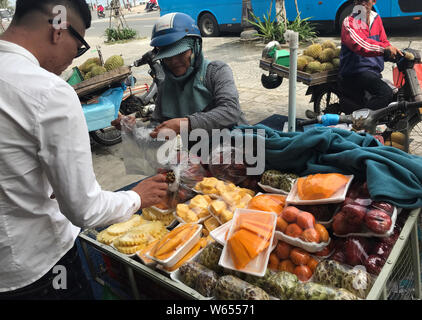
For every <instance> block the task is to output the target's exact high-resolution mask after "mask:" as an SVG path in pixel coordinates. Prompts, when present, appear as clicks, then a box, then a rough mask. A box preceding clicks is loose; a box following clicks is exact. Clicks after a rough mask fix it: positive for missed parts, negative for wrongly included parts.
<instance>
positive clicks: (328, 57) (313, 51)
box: [297, 40, 340, 74]
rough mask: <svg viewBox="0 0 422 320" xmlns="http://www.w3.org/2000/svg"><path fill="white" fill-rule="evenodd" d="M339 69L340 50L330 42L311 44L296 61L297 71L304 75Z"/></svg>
mask: <svg viewBox="0 0 422 320" xmlns="http://www.w3.org/2000/svg"><path fill="white" fill-rule="evenodd" d="M339 67H340V48H339V47H337V45H336V44H335V43H334V42H333V41H331V40H326V41H324V42H323V43H313V44H312V45H310V46H308V47H307V48H306V49H305V50H303V54H302V55H300V56H299V57H298V59H297V69H298V70H299V71H304V72H306V73H311V74H312V73H319V72H323V71H331V70H336V69H338V68H339Z"/></svg>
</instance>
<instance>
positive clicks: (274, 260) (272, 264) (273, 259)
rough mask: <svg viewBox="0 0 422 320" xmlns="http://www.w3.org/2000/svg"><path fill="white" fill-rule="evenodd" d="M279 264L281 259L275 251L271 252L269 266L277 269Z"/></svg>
mask: <svg viewBox="0 0 422 320" xmlns="http://www.w3.org/2000/svg"><path fill="white" fill-rule="evenodd" d="M278 264H279V260H278V258H277V255H276V254H275V253H274V252H272V253H271V254H270V259H269V260H268V268H270V269H272V270H277V269H278Z"/></svg>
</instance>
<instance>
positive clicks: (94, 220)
mask: <svg viewBox="0 0 422 320" xmlns="http://www.w3.org/2000/svg"><path fill="white" fill-rule="evenodd" d="M52 193H54V194H55V196H56V198H55V199H50V196H51V194H52ZM140 205H141V199H140V197H139V196H138V194H137V193H135V192H133V191H124V192H110V191H103V190H101V187H100V186H99V184H98V182H97V180H96V178H95V174H94V170H93V166H92V155H91V148H90V141H89V134H88V128H87V125H86V121H85V118H84V114H83V111H82V107H81V104H80V102H79V99H78V96H77V95H76V93H75V91H74V90H73V88H72V87H71V86H70V85H68V84H67V83H66V82H65V81H64V80H62V79H61V78H60V77H58V76H56V75H54V74H53V73H50V72H48V71H46V70H45V69H43V68H41V67H40V65H39V62H38V60H37V59H36V58H35V57H34V55H32V54H31V53H30V52H29V51H28V50H26V49H24V48H23V47H21V46H18V45H16V44H13V43H11V42H7V41H1V40H0V292H5V291H11V290H15V289H19V288H22V287H24V286H26V285H29V284H31V283H33V282H35V281H36V280H38V279H39V278H41V277H42V276H43V275H44V274H45V273H47V272H48V271H49V270H50V269H51V268H52V267H53V266H54V265H55V264H56V263H57V261H58V260H60V258H61V257H62V256H64V255H65V254H66V252H67V251H68V250H69V249H70V248H71V247H72V246H73V245H74V241H75V239H76V237H77V235H78V233H79V232H80V228H81V227H94V226H103V225H108V224H112V223H116V222H120V221H124V220H127V219H129V218H130V216H131V215H132V214H133V213H134V212H136V211H137V210H138V209H139V207H140Z"/></svg>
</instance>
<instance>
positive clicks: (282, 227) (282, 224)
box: [276, 216, 288, 232]
mask: <svg viewBox="0 0 422 320" xmlns="http://www.w3.org/2000/svg"><path fill="white" fill-rule="evenodd" d="M287 226H288V223H287V221H286V220H284V219H283V218H282V217H281V216H278V217H277V226H276V230H278V231H281V232H285V231H286V228H287Z"/></svg>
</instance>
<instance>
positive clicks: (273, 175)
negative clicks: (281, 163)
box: [261, 170, 282, 188]
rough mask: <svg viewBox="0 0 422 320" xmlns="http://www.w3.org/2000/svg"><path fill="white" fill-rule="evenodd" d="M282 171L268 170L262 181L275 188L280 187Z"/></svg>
mask: <svg viewBox="0 0 422 320" xmlns="http://www.w3.org/2000/svg"><path fill="white" fill-rule="evenodd" d="M281 175H282V174H281V172H280V171H278V170H267V171H265V172H264V173H263V174H262V176H261V183H262V184H264V185H267V186H270V187H273V188H278V186H279V185H280V182H281Z"/></svg>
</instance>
